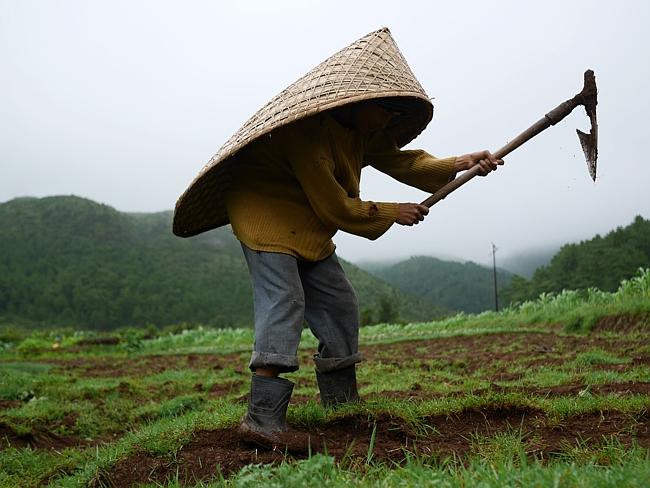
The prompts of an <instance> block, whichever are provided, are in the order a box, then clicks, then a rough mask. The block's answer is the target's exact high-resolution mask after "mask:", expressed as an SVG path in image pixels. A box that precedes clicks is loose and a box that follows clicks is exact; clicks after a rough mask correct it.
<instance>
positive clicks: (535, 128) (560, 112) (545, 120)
mask: <svg viewBox="0 0 650 488" xmlns="http://www.w3.org/2000/svg"><path fill="white" fill-rule="evenodd" d="M592 76H593V72H592ZM594 87H595V85H594ZM586 89H587V87H585V89H583V91H582V92H580V93H578V94H577V95H576V96H575V97H573V98H571V99H569V100H567V101H566V102H562V103H561V104H560V105H558V106H557V107H555V108H554V109H553V110H551V111H550V112H549V113H547V114H546V115H544V117H542V118H541V119H539V120H538V121H537V122H535V123H534V124H533V125H531V126H530V127H529V128H528V129H526V130H525V131H523V132H522V133H521V134H519V135H518V136H517V137H515V138H514V139H513V140H512V141H510V142H509V143H508V144H506V145H505V146H503V147H502V148H501V149H499V150H497V151H496V152H495V153H494V156H495V157H496V158H497V159H503V158H504V157H505V156H506V155H508V154H510V153H511V152H512V151H514V150H515V149H517V148H518V147H519V146H521V145H522V144H524V143H525V142H527V141H529V140H530V139H532V138H533V137H535V136H536V135H537V134H539V133H540V132H542V131H543V130H545V129H548V128H549V127H550V126H552V125H555V124H557V123H558V122H560V121H561V120H562V119H564V117H566V116H567V115H569V114H570V113H571V112H572V111H573V109H574V108H576V107H577V106H578V105H585V96H586V95H589V94H588V93H586V91H585V90H586ZM480 171H481V167H480V166H479V165H476V166H473V167H472V168H470V169H469V170H467V171H465V172H464V173H463V174H462V175H461V176H459V177H458V178H456V179H455V180H453V181H452V182H450V183H447V184H446V185H445V186H443V187H442V188H441V189H440V190H438V191H437V192H435V193H434V194H433V195H431V196H430V197H429V198H427V199H426V200H424V201H423V202H422V205H426V206H427V207H432V206H433V205H435V204H436V203H438V202H439V201H440V200H442V199H443V198H445V197H446V196H447V195H449V194H450V193H451V192H452V191H454V190H456V189H458V188H460V187H461V186H463V185H464V184H465V183H467V182H468V181H469V180H471V179H472V178H474V177H475V176H476V175H477V174H479V172H480Z"/></svg>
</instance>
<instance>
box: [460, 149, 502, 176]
mask: <svg viewBox="0 0 650 488" xmlns="http://www.w3.org/2000/svg"><path fill="white" fill-rule="evenodd" d="M477 164H478V165H479V166H480V167H481V170H480V171H479V173H478V174H479V175H480V176H485V175H487V174H488V173H489V172H490V171H496V169H497V167H498V166H499V165H502V164H503V159H497V158H495V157H494V155H493V154H492V153H491V152H490V151H488V150H485V151H477V152H473V153H469V154H464V155H462V156H458V157H457V158H456V163H455V164H454V170H455V171H456V172H459V171H465V170H468V169H470V168H472V167H474V166H476V165H477Z"/></svg>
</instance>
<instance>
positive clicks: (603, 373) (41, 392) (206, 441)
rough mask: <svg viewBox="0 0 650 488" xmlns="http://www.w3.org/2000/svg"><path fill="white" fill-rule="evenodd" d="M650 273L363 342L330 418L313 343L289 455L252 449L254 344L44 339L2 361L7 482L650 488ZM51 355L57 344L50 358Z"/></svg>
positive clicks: (1, 455) (7, 351)
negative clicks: (349, 395)
mask: <svg viewBox="0 0 650 488" xmlns="http://www.w3.org/2000/svg"><path fill="white" fill-rule="evenodd" d="M649 332H650V272H648V271H641V272H640V273H639V275H638V276H637V277H636V278H633V279H631V280H629V281H625V282H623V283H622V284H621V287H620V288H619V290H618V291H617V292H614V293H604V292H599V291H597V290H589V291H587V292H582V293H579V292H563V293H561V294H559V295H543V296H541V297H540V298H539V299H538V300H536V301H534V302H526V303H524V304H521V305H519V306H517V307H513V308H511V309H508V310H505V311H503V312H500V313H483V314H480V315H462V314H461V315H458V316H455V317H452V318H449V319H446V320H442V321H438V322H431V323H419V324H409V325H391V324H382V325H376V326H370V327H365V328H363V329H362V331H361V351H362V352H363V354H364V356H365V362H364V363H362V364H361V365H360V367H359V369H358V379H359V386H360V393H361V395H362V397H363V399H364V400H365V401H364V402H363V403H361V404H358V405H351V406H346V407H344V408H340V409H336V410H325V409H323V408H322V407H320V405H319V403H318V393H317V392H318V390H317V386H316V381H315V377H314V373H313V366H312V364H311V359H310V358H311V355H312V354H313V351H314V348H315V341H314V339H313V338H312V337H311V336H310V335H309V333H308V332H305V335H304V340H303V343H302V346H301V350H300V361H301V363H300V364H301V368H300V370H299V371H298V372H296V373H292V374H289V375H286V377H287V378H289V379H291V380H292V381H294V382H296V388H295V390H294V396H293V397H292V401H291V404H290V407H289V421H290V423H292V424H293V425H294V426H296V427H299V428H300V429H302V430H305V431H308V432H310V433H311V434H312V452H311V453H310V454H309V455H305V456H295V455H291V454H288V453H285V452H280V451H275V452H272V451H262V450H258V449H256V448H255V447H254V446H249V445H245V444H243V443H242V442H241V441H239V439H238V437H237V432H236V429H237V424H238V421H239V418H240V417H241V416H242V415H243V413H244V412H245V409H246V400H247V399H246V395H247V392H248V386H249V377H250V374H249V372H248V371H247V368H246V365H247V361H248V357H249V351H248V349H249V348H250V343H251V337H252V334H251V331H250V330H248V329H224V330H214V329H203V328H197V329H193V330H186V331H183V332H180V333H177V334H168V335H159V336H156V337H152V338H149V339H145V338H138V337H133V336H129V337H120V336H115V337H110V336H105V335H97V334H90V333H87V334H79V333H78V334H72V335H69V336H63V337H57V335H56V333H55V332H52V333H47V332H40V333H34V334H32V335H31V336H29V337H27V338H24V339H22V340H21V341H20V342H17V343H9V342H7V343H4V345H3V349H2V350H1V351H0V374H1V375H2V376H1V377H0V379H1V380H2V381H1V383H0V486H3V487H4V486H6V487H10V486H11V487H13V486H61V487H72V486H94V487H101V486H115V487H126V486H169V487H172V486H185V487H195V486H317V485H322V486H386V487H390V486H427V485H428V486H476V485H479V484H480V485H481V486H495V487H496V486H647V484H648V482H649V481H650V458H649V449H650V343H649V341H648V333H649ZM53 344H56V347H54V348H53V347H52V346H53Z"/></svg>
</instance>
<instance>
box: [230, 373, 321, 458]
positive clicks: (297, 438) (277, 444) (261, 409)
mask: <svg viewBox="0 0 650 488" xmlns="http://www.w3.org/2000/svg"><path fill="white" fill-rule="evenodd" d="M292 391H293V383H292V382H291V381H289V380H285V379H284V378H270V377H267V376H257V375H253V377H252V379H251V394H250V398H249V399H248V413H246V415H245V416H244V418H243V419H242V422H241V424H240V425H239V434H240V436H241V438H242V439H243V440H244V441H246V442H251V443H254V444H257V445H259V446H262V447H266V448H268V449H273V450H275V449H283V450H288V451H292V452H306V451H307V450H309V441H310V438H309V435H307V434H305V433H303V432H299V431H296V430H294V429H291V428H290V427H288V426H287V421H286V418H287V406H288V405H289V399H290V398H291V393H292Z"/></svg>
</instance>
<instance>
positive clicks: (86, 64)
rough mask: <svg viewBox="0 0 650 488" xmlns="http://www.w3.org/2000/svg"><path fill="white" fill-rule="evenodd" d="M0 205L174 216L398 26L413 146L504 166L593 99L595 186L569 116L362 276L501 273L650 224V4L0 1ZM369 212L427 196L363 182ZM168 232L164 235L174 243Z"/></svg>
mask: <svg viewBox="0 0 650 488" xmlns="http://www.w3.org/2000/svg"><path fill="white" fill-rule="evenodd" d="M0 8H1V15H0V59H1V60H2V76H0V107H1V109H0V201H6V200H9V199H12V198H15V197H17V196H48V195H61V194H63V195H68V194H75V195H80V196H83V197H87V198H91V199H93V200H96V201H99V202H102V203H106V204H108V205H111V206H113V207H115V208H117V209H118V210H122V211H138V212H144V211H147V212H148V211H160V210H168V209H171V208H173V206H174V204H175V201H176V199H177V198H178V197H179V196H180V194H181V193H182V192H183V191H184V190H185V188H186V187H187V185H188V184H189V182H190V181H191V180H192V179H193V178H194V176H195V175H196V174H197V173H198V171H199V170H200V168H201V167H202V166H203V165H204V164H205V162H207V161H208V160H209V159H210V157H211V156H212V155H213V154H214V153H215V152H217V150H218V149H219V147H220V146H221V145H222V144H223V143H224V142H225V141H226V140H227V139H228V138H229V137H230V136H231V135H232V134H233V133H234V132H235V131H236V130H237V129H238V128H239V127H240V126H241V125H242V124H243V122H245V121H246V120H247V119H248V117H249V116H251V115H252V114H253V113H254V112H256V111H257V110H258V109H259V108H260V107H261V106H262V105H263V104H264V103H265V102H267V101H268V100H269V99H270V98H271V97H273V96H274V95H275V94H277V93H278V92H279V91H280V90H282V89H283V88H284V87H286V86H287V85H289V84H290V83H292V82H293V81H295V80H296V79H297V78H298V77H299V76H301V75H302V74H304V73H305V72H306V71H308V70H309V69H311V68H312V67H313V66H315V65H316V64H318V63H319V62H321V61H322V60H324V59H325V58H326V57H328V56H329V55H331V54H333V53H334V52H336V51H338V50H339V49H341V48H343V47H345V46H347V45H348V44H350V43H351V42H353V41H354V40H356V39H358V38H359V37H361V36H363V35H365V34H367V33H368V32H370V31H373V30H375V29H378V28H380V27H382V26H387V27H389V28H390V29H391V32H392V34H393V37H394V38H395V40H396V42H397V44H398V46H399V47H400V49H401V50H402V53H403V54H404V56H405V57H406V59H407V61H408V62H409V65H410V66H411V68H412V70H413V72H414V73H415V75H416V76H417V77H418V79H419V81H420V83H421V84H422V85H423V87H424V88H425V90H426V91H427V93H428V94H429V96H431V97H433V98H434V100H433V103H434V105H435V114H434V119H433V121H432V122H431V124H430V125H429V126H428V128H427V130H426V131H425V132H424V133H423V134H422V135H421V136H420V137H418V138H417V139H416V140H415V141H413V143H411V144H410V146H409V147H413V148H423V149H426V150H427V151H429V152H431V153H432V154H435V155H438V156H448V155H457V154H463V153H466V152H470V151H474V150H479V149H492V150H494V149H497V148H499V147H500V146H502V145H503V144H505V143H506V142H507V141H508V140H510V139H511V138H513V137H514V136H515V135H517V134H518V133H519V132H521V131H522V130H524V129H525V128H527V127H528V126H529V125H530V124H531V123H533V122H535V121H536V120H537V119H538V118H540V117H542V116H543V115H544V114H545V113H546V112H548V111H549V110H550V109H552V108H554V107H555V106H556V105H557V104H558V103H560V102H562V101H563V100H565V99H567V98H570V97H572V96H573V95H574V94H575V93H576V92H578V91H579V90H580V89H581V87H582V74H583V72H584V71H585V70H586V69H588V68H591V69H593V70H594V71H595V73H596V80H597V83H598V87H599V105H598V117H599V130H600V134H599V136H600V141H599V142H600V145H599V152H600V155H599V166H598V178H597V180H596V182H595V183H594V182H593V181H592V180H591V179H590V177H589V175H588V171H587V167H586V164H585V161H584V157H583V154H582V149H581V148H580V144H579V142H578V138H577V136H576V133H575V129H576V128H580V129H582V130H583V131H588V129H589V120H588V119H587V117H586V115H585V113H584V110H582V109H579V110H576V111H574V113H573V114H571V115H570V116H569V117H567V118H566V119H565V120H564V121H563V122H562V123H561V124H558V125H557V126H555V127H552V128H550V129H548V130H547V131H546V132H544V133H542V134H541V135H539V136H538V137H536V138H535V139H533V140H532V141H530V142H529V143H527V144H526V145H524V146H522V147H521V148H520V149H518V150H516V151H515V152H514V153H512V154H511V155H510V156H509V157H508V158H507V160H506V165H505V166H504V167H502V168H500V169H499V170H498V171H497V172H496V173H494V174H492V175H490V176H488V177H486V178H477V179H475V180H473V181H472V182H470V183H469V184H468V185H466V186H464V187H463V188H461V189H460V190H458V191H457V192H455V193H453V194H452V195H450V196H449V197H448V198H447V199H446V200H444V201H443V202H441V203H439V204H437V205H436V206H434V207H433V208H432V211H431V213H430V215H429V217H428V218H427V219H426V220H425V221H424V222H423V223H421V224H420V225H418V226H415V227H413V228H408V227H402V226H398V225H395V226H393V228H392V229H391V230H390V231H389V232H388V233H387V234H386V235H385V236H383V237H382V238H381V239H379V240H377V241H374V242H371V241H368V240H365V239H362V238H358V237H355V236H350V235H346V234H343V233H339V234H337V236H336V237H335V241H336V243H337V246H338V253H339V254H340V255H341V256H343V257H345V258H347V259H350V260H352V261H358V260H368V259H396V258H400V257H408V256H410V255H415V254H428V255H434V256H442V257H447V258H449V257H453V258H456V259H460V260H473V261H476V262H480V263H488V262H490V260H491V254H490V252H491V243H492V242H494V243H495V244H496V245H497V247H498V248H499V253H500V254H501V255H502V256H504V257H505V256H508V255H511V254H516V253H519V252H522V251H525V250H526V249H528V248H531V249H540V248H544V247H545V246H555V245H559V244H561V243H564V242H568V241H577V240H581V239H588V238H591V237H593V235H595V234H596V233H601V234H604V233H606V232H608V231H609V230H612V229H613V228H615V227H617V226H622V225H627V224H628V223H630V222H631V221H632V219H633V218H634V216H635V215H642V216H644V217H645V218H649V217H650V197H649V196H648V186H649V183H650V165H649V164H648V158H647V155H646V154H645V152H644V149H643V147H644V146H643V139H645V138H646V137H647V134H648V123H647V118H646V115H647V114H648V112H649V110H650V95H649V94H648V90H647V84H648V79H649V74H650V73H649V71H650V63H648V59H650V49H649V46H650V44H649V42H648V34H647V25H648V24H650V15H649V13H650V7H649V6H648V4H647V2H642V1H627V2H598V1H595V2H594V1H574V2H569V3H567V2H562V1H547V2H535V3H531V2H516V1H512V2H510V1H494V2H479V1H477V2H467V1H456V2H450V3H447V2H445V3H443V2H424V1H422V2H416V1H401V2H386V1H377V0H375V1H361V2H339V1H332V0H330V1H323V2H319V1H273V2H262V1H259V2H251V1H241V0H238V1H231V2H215V1H204V2H200V1H188V2H163V1H138V2H132V1H129V2H127V1H112V2H89V1H60V2H51V1H41V2H36V1H25V0H21V1H18V0H16V1H0ZM361 189H362V198H364V199H370V200H377V201H421V200H423V199H424V198H426V196H427V195H426V194H424V193H422V192H421V191H419V190H415V189H412V188H409V187H406V186H404V185H402V184H400V183H398V182H395V181H394V180H391V179H390V178H389V177H387V176H385V175H382V174H380V173H377V172H376V171H374V170H364V174H363V177H362V182H361ZM170 232H171V230H170Z"/></svg>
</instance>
